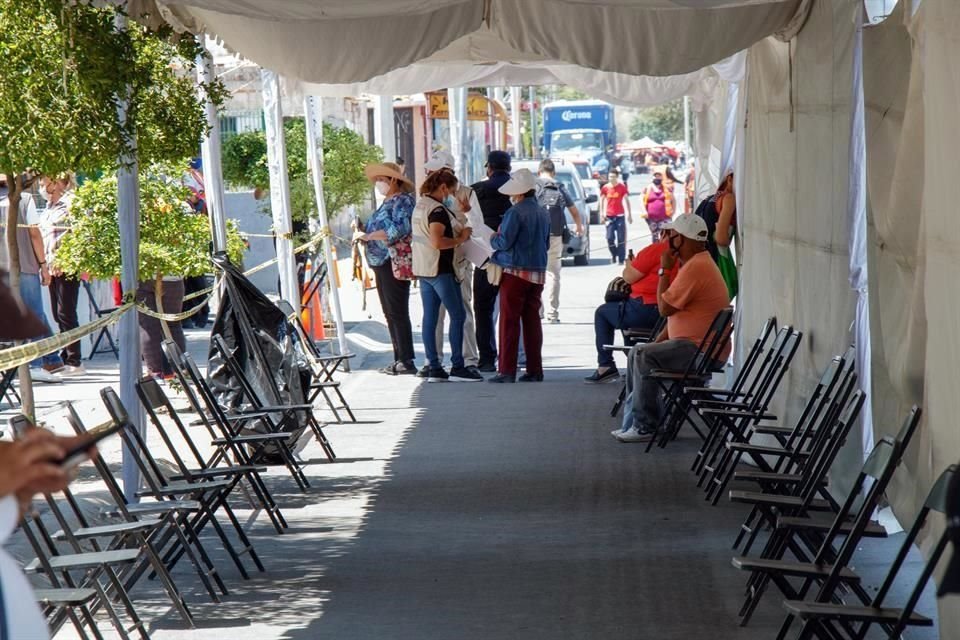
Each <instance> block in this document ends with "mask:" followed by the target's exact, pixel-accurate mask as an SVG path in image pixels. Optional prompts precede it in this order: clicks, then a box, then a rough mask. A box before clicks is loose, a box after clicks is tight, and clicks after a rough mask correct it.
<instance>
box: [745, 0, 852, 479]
mask: <svg viewBox="0 0 960 640" xmlns="http://www.w3.org/2000/svg"><path fill="white" fill-rule="evenodd" d="M856 7H857V5H856V0H822V1H820V2H816V3H814V5H813V7H812V11H811V14H810V16H809V18H808V20H807V23H806V25H805V26H804V28H803V30H802V31H800V33H799V34H798V35H797V37H796V39H795V40H793V41H791V42H790V43H784V42H779V41H776V40H774V39H772V38H767V39H765V40H763V41H762V42H760V43H758V44H756V45H754V46H753V47H751V49H750V51H749V56H748V73H747V99H748V106H747V116H746V127H745V130H744V131H743V141H742V144H743V145H744V150H743V154H744V160H743V163H744V166H745V175H743V176H740V177H738V183H739V184H740V185H741V189H740V192H739V193H738V221H739V225H740V227H739V231H738V233H740V234H741V235H742V246H743V270H742V272H741V286H740V296H739V304H740V305H741V307H742V309H741V310H740V318H741V322H740V324H739V326H738V327H737V331H738V335H739V336H740V341H741V342H742V341H743V340H752V339H753V337H754V336H755V335H756V333H757V332H758V331H759V329H760V326H761V325H762V323H763V322H764V321H765V320H766V318H767V317H769V316H770V315H775V316H776V317H777V318H778V320H779V321H780V323H781V324H791V325H793V326H795V327H797V328H798V329H800V330H802V331H803V333H804V339H803V342H802V345H801V348H800V350H799V351H798V353H797V355H796V357H795V359H794V363H793V366H792V368H791V372H790V374H789V377H788V379H787V380H786V381H785V383H784V385H783V389H785V390H786V391H787V393H786V394H785V396H786V397H782V398H781V400H780V402H781V406H778V407H777V410H776V411H775V413H778V415H780V416H781V418H782V419H783V420H784V421H785V422H786V423H790V422H791V421H792V420H793V419H794V418H796V416H797V415H798V413H799V412H800V411H801V410H802V407H803V404H804V402H805V399H806V397H807V396H808V394H809V392H810V391H811V389H812V388H813V386H814V385H815V384H816V381H817V379H818V378H819V375H820V372H821V371H822V370H823V368H824V367H825V366H826V365H827V363H828V362H829V359H830V357H831V356H833V355H834V354H836V353H838V352H842V351H843V350H844V349H846V347H847V345H848V344H849V343H850V340H851V336H850V333H849V327H850V323H851V321H852V319H853V312H854V304H853V303H854V295H853V293H852V291H851V290H850V286H849V284H848V275H849V264H848V249H847V237H848V234H847V217H846V210H847V194H848V185H847V176H848V165H849V151H848V145H849V139H850V99H851V69H852V53H853V42H854V25H855V22H854V14H855V11H856ZM791 84H792V90H791ZM859 448H860V447H859V444H857V445H856V447H855V449H856V450H855V451H854V452H853V454H852V455H853V456H854V457H855V460H854V461H853V462H852V463H851V462H849V457H848V458H847V460H848V461H847V462H845V463H843V464H844V467H841V468H849V469H850V473H851V474H855V473H856V469H858V468H859V466H860V460H861V456H860V452H859ZM841 475H842V474H841ZM833 480H834V481H836V482H837V483H838V488H839V489H841V490H842V487H843V486H844V485H845V484H846V483H847V482H849V480H850V478H843V477H837V476H835V477H834V478H833Z"/></svg>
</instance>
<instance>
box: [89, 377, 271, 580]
mask: <svg viewBox="0 0 960 640" xmlns="http://www.w3.org/2000/svg"><path fill="white" fill-rule="evenodd" d="M100 397H101V398H102V399H103V403H104V405H105V406H106V408H107V412H108V413H109V414H110V417H111V418H112V419H113V421H114V422H116V423H117V424H126V425H129V424H130V416H129V414H128V413H127V410H126V407H124V406H123V403H122V402H121V400H120V396H119V395H118V394H117V392H116V391H115V390H114V389H113V387H104V388H103V389H101V390H100ZM120 437H121V439H123V442H124V444H125V445H126V447H127V450H128V451H130V452H131V453H132V454H133V456H132V457H133V459H134V462H136V464H137V466H138V467H139V469H140V473H141V476H142V477H143V480H144V481H145V483H146V488H145V489H143V490H141V491H140V492H138V494H137V495H138V496H151V497H153V498H154V499H155V500H157V502H161V503H162V502H164V501H168V500H172V501H177V500H181V499H186V500H194V501H196V502H198V503H199V504H200V510H199V512H198V513H197V515H196V516H195V517H194V521H193V522H192V523H191V524H192V525H193V528H194V531H196V532H197V533H199V532H200V531H201V530H202V529H203V528H204V526H205V525H206V524H208V523H209V524H210V525H211V526H212V527H213V529H214V531H215V532H216V534H217V537H218V538H219V539H220V542H221V543H222V544H223V548H224V550H225V551H226V552H227V553H228V554H229V555H230V558H231V559H232V560H233V563H234V565H235V566H236V567H237V570H238V571H239V572H240V575H241V576H243V578H244V580H248V579H249V578H250V576H249V575H248V573H247V570H246V568H245V567H244V565H243V562H241V560H240V556H241V555H247V556H249V558H250V559H251V560H252V561H253V563H254V565H256V567H257V569H258V570H260V571H264V570H265V569H264V566H263V563H262V562H261V561H260V557H259V556H258V555H257V552H256V549H254V547H253V543H252V542H251V541H250V539H249V537H248V536H247V533H246V532H245V531H244V530H243V526H241V524H240V522H239V520H237V516H236V514H235V513H234V512H233V508H232V507H231V506H230V503H229V502H228V500H227V497H228V496H229V494H230V492H231V491H232V490H233V488H234V487H236V486H237V483H238V482H239V481H240V477H234V478H224V479H218V478H207V479H203V480H200V481H189V480H170V479H168V478H167V477H166V475H165V474H164V473H163V471H162V470H161V469H160V466H159V465H158V464H157V461H156V459H155V458H154V457H153V453H152V452H151V451H150V448H149V447H148V446H147V443H146V441H145V440H144V438H143V436H141V435H140V432H139V431H138V430H137V429H135V428H133V429H124V430H122V431H121V432H120ZM217 511H222V512H223V513H224V514H225V515H226V516H227V519H228V520H229V522H230V524H231V525H232V527H233V530H234V533H236V535H237V538H238V539H239V540H240V544H241V548H240V550H239V551H237V549H236V548H235V547H234V546H233V543H232V542H231V541H230V539H229V537H228V536H227V534H226V531H224V529H223V527H222V526H221V525H220V522H219V521H218V520H217V517H216V515H215V513H216V512H217ZM172 555H173V553H168V554H167V556H166V557H165V558H164V560H165V561H166V562H170V558H171V557H172Z"/></svg>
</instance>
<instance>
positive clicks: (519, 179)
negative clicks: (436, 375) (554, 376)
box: [489, 169, 550, 383]
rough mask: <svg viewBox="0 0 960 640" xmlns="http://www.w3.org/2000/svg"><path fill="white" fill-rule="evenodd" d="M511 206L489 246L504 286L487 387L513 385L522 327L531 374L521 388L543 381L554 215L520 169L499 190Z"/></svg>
mask: <svg viewBox="0 0 960 640" xmlns="http://www.w3.org/2000/svg"><path fill="white" fill-rule="evenodd" d="M500 193H503V194H505V195H507V196H510V199H511V201H512V202H513V206H512V207H510V208H509V209H508V210H507V212H506V213H505V214H504V216H503V222H502V223H500V230H499V231H498V232H497V233H495V234H494V235H493V237H492V238H491V240H490V244H491V246H493V249H494V253H493V258H492V261H493V262H494V264H497V265H499V266H501V267H502V268H503V278H502V279H501V280H500V358H499V363H498V367H497V375H496V376H494V377H493V378H490V380H489V382H494V383H505V382H515V381H516V376H517V349H518V348H519V345H520V327H521V325H523V348H524V351H525V352H526V354H527V371H526V373H525V374H524V375H523V376H521V377H520V381H521V382H541V381H542V380H543V358H542V354H541V350H542V348H543V326H542V325H541V324H540V298H541V296H542V295H543V284H544V282H545V281H546V272H547V251H548V250H549V248H550V214H548V213H547V211H546V209H544V208H543V207H541V206H540V204H539V203H538V202H537V177H536V176H535V175H534V174H533V173H532V172H531V171H530V170H529V169H520V170H518V171H516V172H514V173H513V175H511V176H510V179H509V180H507V182H505V183H504V184H503V186H501V187H500Z"/></svg>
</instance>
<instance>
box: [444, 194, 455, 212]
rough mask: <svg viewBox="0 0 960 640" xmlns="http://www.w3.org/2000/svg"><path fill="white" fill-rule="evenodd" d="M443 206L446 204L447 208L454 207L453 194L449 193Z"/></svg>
mask: <svg viewBox="0 0 960 640" xmlns="http://www.w3.org/2000/svg"><path fill="white" fill-rule="evenodd" d="M443 206H445V207H446V208H447V209H453V196H449V195H448V196H447V197H446V198H444V199H443Z"/></svg>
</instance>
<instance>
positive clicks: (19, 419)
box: [10, 413, 33, 438]
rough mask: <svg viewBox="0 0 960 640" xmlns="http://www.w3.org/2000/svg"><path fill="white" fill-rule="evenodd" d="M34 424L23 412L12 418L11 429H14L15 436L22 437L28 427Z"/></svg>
mask: <svg viewBox="0 0 960 640" xmlns="http://www.w3.org/2000/svg"><path fill="white" fill-rule="evenodd" d="M32 426H33V421H32V420H31V419H30V418H28V417H27V416H25V415H23V414H22V413H18V414H17V415H15V416H13V417H11V418H10V429H11V430H12V431H13V437H14V438H22V437H23V434H25V433H26V432H27V429H29V428H30V427H32Z"/></svg>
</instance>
